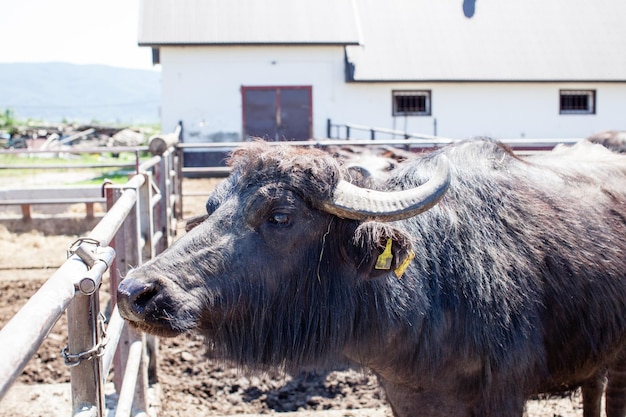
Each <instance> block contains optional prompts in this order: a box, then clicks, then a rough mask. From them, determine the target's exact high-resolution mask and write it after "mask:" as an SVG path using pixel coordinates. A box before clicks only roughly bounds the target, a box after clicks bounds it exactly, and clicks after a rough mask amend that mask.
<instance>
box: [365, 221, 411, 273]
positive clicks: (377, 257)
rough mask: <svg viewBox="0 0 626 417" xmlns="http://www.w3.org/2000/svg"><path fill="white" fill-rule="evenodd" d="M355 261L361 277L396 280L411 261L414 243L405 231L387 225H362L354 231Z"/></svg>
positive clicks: (374, 223)
mask: <svg viewBox="0 0 626 417" xmlns="http://www.w3.org/2000/svg"><path fill="white" fill-rule="evenodd" d="M353 245H354V247H353V250H354V258H353V259H354V261H355V263H356V268H357V270H358V272H359V274H360V275H361V276H365V277H368V278H377V277H380V276H383V275H388V274H390V273H391V274H394V273H395V276H397V277H398V278H400V277H401V276H402V274H403V273H404V270H405V269H406V267H407V266H408V264H409V263H410V262H411V260H412V259H413V256H414V254H413V243H412V240H411V238H410V237H409V235H408V234H406V233H405V232H403V231H401V230H398V229H396V228H395V227H392V226H390V225H389V224H387V223H379V222H373V221H372V222H365V223H362V224H361V225H360V226H359V227H357V229H356V230H355V232H354V240H353Z"/></svg>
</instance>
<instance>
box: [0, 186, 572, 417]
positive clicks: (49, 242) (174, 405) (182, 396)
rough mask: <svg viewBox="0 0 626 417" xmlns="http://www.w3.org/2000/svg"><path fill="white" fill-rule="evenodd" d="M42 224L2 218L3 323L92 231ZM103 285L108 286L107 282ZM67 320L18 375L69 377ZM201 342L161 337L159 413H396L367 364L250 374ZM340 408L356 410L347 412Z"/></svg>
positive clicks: (552, 412)
mask: <svg viewBox="0 0 626 417" xmlns="http://www.w3.org/2000/svg"><path fill="white" fill-rule="evenodd" d="M214 183H215V181H214V180H201V179H185V181H184V184H183V194H185V195H186V194H189V193H207V194H208V191H209V190H210V188H211V187H212V186H213V185H214ZM205 199H206V196H194V197H185V200H184V204H183V207H184V210H185V216H186V217H189V216H191V215H194V214H199V213H202V211H203V210H204V208H203V206H204V200H205ZM44 223H45V222H44ZM9 224H10V223H9ZM42 228H44V227H43V226H39V227H38V228H36V229H35V230H29V231H23V232H20V233H15V232H13V231H10V230H8V229H7V227H6V226H4V225H2V224H0V328H1V327H2V326H3V325H4V324H5V323H6V322H7V321H8V320H9V319H10V318H11V317H12V316H13V315H14V314H15V313H16V312H17V311H18V310H19V308H20V307H21V306H22V305H23V304H24V303H25V302H26V301H27V300H28V298H29V297H30V296H31V295H32V294H33V293H34V292H35V291H36V290H37V289H38V288H39V287H40V286H41V285H42V283H43V282H44V281H45V279H47V278H48V277H50V276H51V275H52V273H53V272H54V271H55V269H56V268H57V267H59V266H60V265H61V264H62V263H63V261H64V260H65V257H66V253H65V251H66V249H67V248H69V247H70V245H71V244H72V242H74V240H75V239H76V238H77V237H78V236H79V235H80V234H82V233H86V232H87V231H88V230H90V229H89V228H87V229H85V230H83V231H76V230H74V232H75V233H76V234H71V233H67V234H64V235H50V234H49V232H50V231H46V232H47V233H43V232H42ZM182 233H183V232H182V230H181V234H182ZM103 288H104V289H106V288H108V283H107V282H105V283H104V285H103ZM104 292H105V293H106V292H107V291H106V290H105V291H104ZM102 298H103V302H106V301H107V296H106V295H104V296H103V297H102ZM66 321H67V319H66V317H65V316H63V317H62V318H61V320H59V322H58V323H57V324H56V325H55V327H54V329H53V330H52V332H51V333H50V335H49V337H48V338H47V339H46V340H45V341H44V343H43V345H42V346H41V348H40V349H39V350H38V352H37V354H36V355H35V357H33V359H32V360H31V361H30V362H29V364H28V365H27V367H26V369H25V370H24V372H23V373H22V375H21V376H20V377H19V380H18V384H30V385H33V384H39V385H41V384H51V386H53V385H52V384H58V383H65V382H68V381H69V371H68V369H67V368H66V366H65V365H64V363H63V359H62V358H61V355H60V352H61V350H62V349H63V347H64V346H65V345H66V343H67V339H66V338H67V333H66V331H65V328H66ZM202 345H203V341H202V339H201V338H199V337H197V336H193V335H187V336H181V337H177V338H173V339H161V340H160V351H159V359H158V361H159V364H158V378H159V383H158V387H159V390H160V392H161V406H160V410H159V415H161V416H164V417H175V416H181V415H185V416H190V417H199V416H225V415H235V414H252V415H255V414H271V413H283V412H290V411H303V410H357V409H367V410H372V411H371V413H372V415H373V414H376V415H377V416H386V417H388V416H391V412H390V410H389V408H388V406H387V404H386V402H385V399H384V394H383V393H382V392H381V390H380V388H379V386H378V384H377V382H376V379H375V377H374V376H372V375H371V374H370V373H368V372H367V371H361V370H355V369H342V370H333V371H331V372H322V373H302V374H299V375H280V374H265V375H254V376H251V375H244V374H242V373H241V372H239V371H238V370H237V369H234V368H231V367H229V366H227V365H226V364H223V363H221V362H219V361H213V360H208V359H205V358H204V357H203V355H202V352H203V347H202ZM26 401H27V402H36V401H41V398H39V395H38V394H37V395H32V396H28V397H27V398H26ZM48 411H50V409H49V408H48ZM69 412H70V410H69V409H67V411H64V412H61V413H53V414H50V413H43V414H42V415H48V416H49V415H67V413H69ZM10 413H12V411H10V410H8V409H7V408H5V412H3V403H2V402H0V417H5V416H6V417H8V416H9V415H12V414H10ZM367 413H369V412H368V411H366V414H365V415H367ZM31 415H36V414H31ZM340 415H342V416H349V415H355V414H350V412H342V413H340ZM526 416H528V417H544V416H545V417H548V416H549V417H553V416H560V417H573V416H582V409H581V405H580V395H579V394H578V393H574V394H572V395H571V396H568V397H565V398H559V399H541V400H534V401H530V402H529V403H528V405H527V411H526Z"/></svg>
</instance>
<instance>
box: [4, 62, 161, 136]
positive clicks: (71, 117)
mask: <svg viewBox="0 0 626 417" xmlns="http://www.w3.org/2000/svg"><path fill="white" fill-rule="evenodd" d="M160 78H161V73H160V72H158V71H150V70H136V69H127V68H116V67H108V66H104V65H74V64H66V63H41V64H31V63H15V64H2V63H0V111H4V110H5V109H11V110H13V111H14V112H15V116H16V118H18V119H27V118H33V119H37V120H43V121H46V122H60V121H63V120H66V121H69V122H83V123H89V122H103V123H121V124H133V123H158V122H159V107H160Z"/></svg>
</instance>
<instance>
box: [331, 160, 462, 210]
mask: <svg viewBox="0 0 626 417" xmlns="http://www.w3.org/2000/svg"><path fill="white" fill-rule="evenodd" d="M448 185H450V165H449V163H448V159H447V158H446V157H445V156H443V155H441V156H440V157H439V162H438V165H437V169H436V170H435V173H434V175H433V176H432V177H431V178H430V179H429V180H428V181H427V182H426V183H424V184H422V185H420V186H418V187H416V188H411V189H408V190H401V191H376V190H370V189H366V188H361V187H357V186H356V185H354V184H350V183H349V182H348V181H345V180H341V181H339V183H338V184H337V187H336V188H335V191H334V193H333V198H332V199H331V200H330V201H326V202H323V203H322V207H323V210H324V211H326V212H327V213H330V214H334V215H336V216H338V217H342V218H345V219H354V220H378V221H387V222H391V221H396V220H404V219H408V218H410V217H413V216H416V215H418V214H420V213H423V212H425V211H426V210H428V209H429V208H431V207H432V206H434V205H435V204H437V202H438V201H439V200H440V199H441V197H443V195H444V194H445V192H446V190H447V189H448Z"/></svg>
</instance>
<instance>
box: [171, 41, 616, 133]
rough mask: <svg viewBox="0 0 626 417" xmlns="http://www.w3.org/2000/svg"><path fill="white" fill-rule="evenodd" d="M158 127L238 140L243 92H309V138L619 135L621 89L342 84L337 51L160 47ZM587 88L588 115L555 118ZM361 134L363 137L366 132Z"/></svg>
mask: <svg viewBox="0 0 626 417" xmlns="http://www.w3.org/2000/svg"><path fill="white" fill-rule="evenodd" d="M161 63H162V83H163V99H162V128H163V130H164V131H171V130H173V129H174V127H175V126H176V124H177V123H178V121H179V120H182V121H183V125H184V129H185V140H186V141H188V142H196V141H202V142H205V141H231V140H241V133H242V113H241V112H242V103H241V101H242V100H241V86H268V85H273V86H289V85H292V86H293V85H311V86H313V135H314V137H316V138H322V137H325V136H326V120H327V119H328V118H330V119H331V120H332V121H333V123H339V124H343V123H353V124H361V125H366V126H373V127H382V128H388V129H398V130H406V131H408V132H415V133H425V134H431V135H432V134H434V133H435V130H434V122H435V119H436V122H437V131H436V133H437V134H438V135H439V136H443V137H450V138H466V137H473V136H491V137H494V138H520V137H527V138H543V137H550V138H571V137H585V136H588V135H590V134H592V133H596V132H598V131H602V130H609V129H614V130H626V118H624V117H623V114H622V113H623V111H622V109H623V103H624V102H626V84H625V83H547V82H546V83H471V82H467V83H346V82H345V73H344V52H343V47H340V46H335V47H333V46H327V47H322V46H319V47H318V46H308V47H289V46H285V47H276V46H273V47H270V46H263V47H258V46H257V47H244V46H242V47H236V46H228V47H219V46H213V47H162V48H161ZM563 88H567V89H595V90H596V100H597V111H596V114H595V115H560V114H559V89H563ZM394 89H424V90H431V91H432V116H426V117H407V118H404V117H401V118H394V117H393V116H392V108H391V107H392V102H391V91H392V90H394ZM360 137H364V138H368V137H369V134H368V133H361V134H360Z"/></svg>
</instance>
